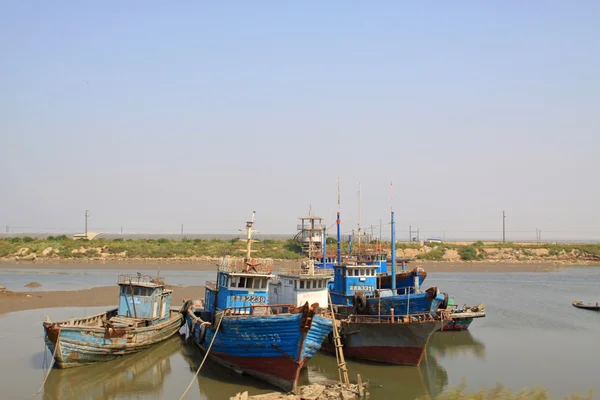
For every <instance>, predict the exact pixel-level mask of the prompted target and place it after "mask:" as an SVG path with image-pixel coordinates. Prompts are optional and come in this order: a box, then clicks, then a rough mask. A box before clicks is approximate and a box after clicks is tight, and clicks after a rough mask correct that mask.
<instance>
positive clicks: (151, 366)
mask: <svg viewBox="0 0 600 400" xmlns="http://www.w3.org/2000/svg"><path fill="white" fill-rule="evenodd" d="M181 342H182V339H181V338H180V337H179V336H176V337H172V338H170V339H168V340H166V341H165V342H163V343H161V344H158V345H156V346H153V347H152V348H150V349H147V350H144V351H142V352H139V353H137V354H134V355H132V356H130V357H121V358H118V359H115V360H113V361H108V362H105V363H97V364H93V365H88V366H85V367H82V368H68V369H53V370H52V371H51V372H50V375H49V376H48V380H47V381H46V384H45V385H44V399H45V400H57V399H115V398H117V397H118V396H123V395H125V394H126V393H135V394H136V395H142V394H151V393H156V392H159V391H160V390H161V389H162V387H163V383H164V380H165V378H166V377H167V376H168V375H170V374H171V356H172V355H173V354H175V353H176V352H177V351H179V350H180V349H181Z"/></svg>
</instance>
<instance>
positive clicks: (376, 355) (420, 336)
mask: <svg viewBox="0 0 600 400" xmlns="http://www.w3.org/2000/svg"><path fill="white" fill-rule="evenodd" d="M440 326H441V325H440V322H439V321H424V322H415V323H406V324H405V323H397V324H390V323H359V322H348V321H342V323H341V335H342V344H343V346H344V347H343V350H344V355H345V356H346V357H347V358H354V359H358V360H367V361H375V362H381V363H386V364H398V365H419V363H420V362H421V359H422V357H423V354H424V351H425V346H426V345H427V342H428V341H429V338H430V337H431V335H432V334H433V333H434V332H435V331H437V330H438V329H439V328H440ZM322 348H323V350H325V351H329V352H334V351H335V348H334V346H333V343H332V341H330V340H329V339H327V340H325V343H323V346H322Z"/></svg>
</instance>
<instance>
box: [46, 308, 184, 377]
mask: <svg viewBox="0 0 600 400" xmlns="http://www.w3.org/2000/svg"><path fill="white" fill-rule="evenodd" d="M116 316H117V309H114V310H109V311H108V312H105V313H102V314H97V315H94V316H91V317H85V318H73V319H70V320H65V321H46V322H44V323H43V326H44V332H45V337H44V340H45V342H46V346H47V347H48V350H50V352H51V353H52V354H53V355H54V359H55V363H54V366H55V367H56V368H72V367H77V366H81V365H87V364H94V363H97V362H104V361H109V360H114V359H116V358H119V357H122V356H125V355H128V354H134V353H137V352H140V351H142V350H144V349H147V348H149V347H150V346H152V345H155V344H157V343H160V342H163V341H164V340H166V339H168V338H170V337H172V336H173V335H174V334H175V333H177V332H178V331H179V329H180V328H181V326H182V325H183V316H182V315H181V314H180V313H179V312H177V311H171V312H170V313H169V314H168V315H167V316H166V317H165V318H163V319H161V320H160V321H156V322H155V323H150V322H149V321H146V320H137V321H136V320H134V319H133V318H129V319H127V320H130V321H132V323H131V324H130V325H129V326H127V324H120V325H119V324H114V323H111V322H110V321H111V319H113V318H114V317H116Z"/></svg>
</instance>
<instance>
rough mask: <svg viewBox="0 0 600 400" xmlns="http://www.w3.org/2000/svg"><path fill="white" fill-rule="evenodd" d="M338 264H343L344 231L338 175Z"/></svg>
mask: <svg viewBox="0 0 600 400" xmlns="http://www.w3.org/2000/svg"><path fill="white" fill-rule="evenodd" d="M336 224H337V264H338V265H342V231H341V226H340V224H341V221H340V178H339V177H338V211H337V221H336Z"/></svg>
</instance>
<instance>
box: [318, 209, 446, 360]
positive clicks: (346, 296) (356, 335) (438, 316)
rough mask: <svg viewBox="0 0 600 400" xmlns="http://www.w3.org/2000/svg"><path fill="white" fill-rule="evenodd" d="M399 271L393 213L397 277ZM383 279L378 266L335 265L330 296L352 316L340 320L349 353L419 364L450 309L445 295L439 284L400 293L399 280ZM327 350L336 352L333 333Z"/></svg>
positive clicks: (393, 268) (346, 350)
mask: <svg viewBox="0 0 600 400" xmlns="http://www.w3.org/2000/svg"><path fill="white" fill-rule="evenodd" d="M338 225H339V212H338ZM338 231H339V228H338ZM338 254H339V250H338ZM338 257H339V256H338ZM395 275H396V259H395V233H394V214H393V212H392V276H395ZM377 280H378V274H377V266H376V265H368V264H358V263H338V264H336V265H335V266H334V281H333V287H331V288H330V296H331V301H332V303H333V304H334V309H335V310H336V311H337V312H338V313H340V314H342V315H345V316H346V317H345V318H344V317H341V318H340V319H341V321H340V334H341V337H342V343H343V345H344V353H345V355H346V356H347V357H349V358H356V359H362V360H369V361H377V362H383V363H391V364H402V365H418V364H419V363H420V361H421V358H422V356H423V354H424V349H425V346H426V345H427V342H428V341H429V338H430V337H431V335H432V334H433V333H434V332H435V331H436V330H437V329H439V327H440V326H441V320H442V319H443V318H444V317H445V316H446V315H445V312H441V313H440V312H439V311H438V308H439V306H440V304H441V303H442V302H443V301H444V295H443V294H442V293H440V291H439V290H438V289H437V288H435V287H432V288H429V289H427V290H426V291H424V292H421V290H420V287H418V286H415V287H410V288H409V287H407V288H406V289H405V292H404V294H401V295H399V294H398V289H397V288H396V287H395V284H396V281H392V283H391V285H392V288H391V289H378V283H377ZM323 349H324V350H325V351H333V350H334V343H333V341H332V338H331V336H330V337H329V339H328V340H327V341H326V342H325V343H324V344H323Z"/></svg>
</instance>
